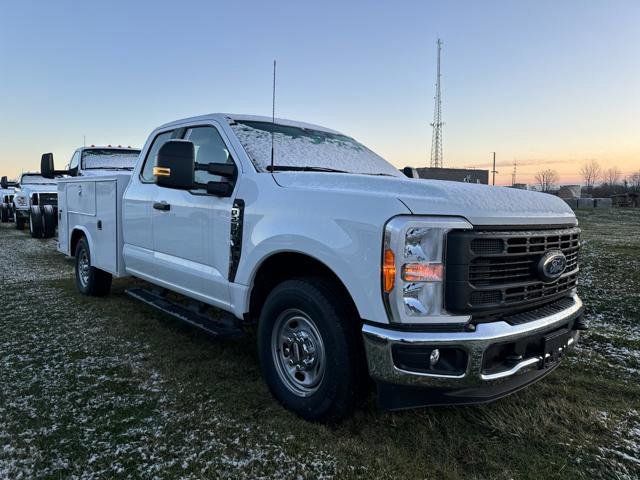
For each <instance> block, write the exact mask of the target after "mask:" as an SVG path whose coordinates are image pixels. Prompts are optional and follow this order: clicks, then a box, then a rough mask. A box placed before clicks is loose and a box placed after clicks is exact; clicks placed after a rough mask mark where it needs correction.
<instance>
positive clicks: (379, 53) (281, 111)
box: [0, 0, 640, 184]
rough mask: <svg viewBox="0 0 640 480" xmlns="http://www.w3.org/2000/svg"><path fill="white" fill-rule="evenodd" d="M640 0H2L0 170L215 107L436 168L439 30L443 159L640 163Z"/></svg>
mask: <svg viewBox="0 0 640 480" xmlns="http://www.w3.org/2000/svg"><path fill="white" fill-rule="evenodd" d="M639 25H640V1H638V0H629V1H626V0H588V1H587V0H564V1H561V2H558V1H546V0H535V1H517V2H516V1H482V2H477V1H442V0H440V1H437V2H436V1H426V0H422V1H402V0H397V1H393V2H391V1H388V2H382V1H368V2H361V1H349V2H345V1H342V2H339V1H336V2H334V1H322V2H319V1H316V2H301V1H277V2H264V1H255V2H254V1H251V0H243V1H242V2H217V1H193V0H190V1H188V2H175V1H171V2H164V1H159V0H157V1H153V2H150V1H149V2H146V1H135V2H132V1H120V0H113V1H109V2H92V1H65V0H59V1H55V2H51V1H45V0H43V1H30V0H22V1H20V2H16V1H13V0H0V91H1V92H2V93H1V95H0V175H8V176H9V177H11V176H15V175H17V174H18V173H20V172H21V171H27V170H37V169H38V168H39V162H40V156H41V154H42V153H43V152H53V153H54V156H55V158H56V165H59V166H62V165H64V164H66V163H67V162H68V160H69V158H70V157H71V154H72V153H73V151H74V150H75V148H77V147H78V146H82V144H83V139H84V138H86V142H87V144H122V145H132V146H140V147H141V146H142V145H143V144H144V142H145V140H146V138H147V136H148V134H149V133H150V132H151V131H152V130H153V129H154V128H156V127H157V126H159V125H161V124H163V123H165V122H168V121H172V120H176V119H179V118H184V117H189V116H193V115H199V114H204V113H211V112H233V113H247V114H258V115H270V114H271V88H272V85H271V81H272V62H273V60H274V59H277V62H278V70H277V73H278V75H277V95H276V115H277V116H279V117H282V118H290V119H295V120H301V121H307V122H311V123H316V124H320V125H323V126H326V127H329V128H333V129H336V130H339V131H341V132H343V133H345V134H348V135H350V136H353V137H354V138H356V139H357V140H359V141H361V142H362V143H364V144H365V145H367V146H369V147H370V148H371V149H373V150H374V151H376V152H377V153H379V154H380V155H382V156H383V157H385V158H386V159H387V160H389V161H390V162H391V163H393V164H394V165H395V166H397V167H399V168H401V167H404V166H407V165H411V166H414V167H421V166H427V165H428V162H429V150H430V147H431V127H430V126H429V123H430V122H431V120H432V117H433V95H434V83H435V77H436V61H435V59H436V40H437V38H442V40H443V42H444V46H443V51H442V91H443V93H442V97H443V120H444V122H445V125H444V127H443V129H444V133H443V136H444V166H446V167H474V168H485V169H490V168H491V155H492V154H491V152H494V151H495V152H496V158H497V170H498V174H497V177H496V183H498V184H510V183H511V174H512V172H513V162H514V161H517V162H518V168H517V177H516V181H517V182H522V183H533V182H534V175H535V173H536V172H537V171H539V170H542V169H546V168H552V169H555V170H556V171H558V173H559V174H560V180H561V183H577V182H579V181H580V178H579V177H580V176H579V173H578V172H579V169H580V167H581V165H582V164H583V163H584V162H586V161H587V160H590V159H596V160H597V161H599V162H600V164H601V165H602V166H603V167H605V168H609V167H612V166H617V167H618V168H619V170H620V171H621V172H622V173H623V174H630V173H632V172H635V171H638V170H640V136H639V135H638V126H639V123H640V26H639Z"/></svg>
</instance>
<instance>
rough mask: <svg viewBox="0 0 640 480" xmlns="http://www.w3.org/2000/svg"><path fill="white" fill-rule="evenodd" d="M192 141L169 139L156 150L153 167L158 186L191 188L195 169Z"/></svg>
mask: <svg viewBox="0 0 640 480" xmlns="http://www.w3.org/2000/svg"><path fill="white" fill-rule="evenodd" d="M195 156H196V155H195V149H194V148H193V143H192V142H188V141H185V140H169V141H168V142H165V144H164V145H162V147H160V150H159V151H158V160H157V162H156V166H155V167H153V175H154V176H155V177H156V184H157V185H158V186H160V187H166V188H177V189H181V190H189V189H191V188H193V185H194V179H193V172H194V169H195Z"/></svg>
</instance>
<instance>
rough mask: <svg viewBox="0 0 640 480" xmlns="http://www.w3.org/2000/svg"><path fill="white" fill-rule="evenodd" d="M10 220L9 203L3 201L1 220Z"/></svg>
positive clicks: (0, 210) (0, 206)
mask: <svg viewBox="0 0 640 480" xmlns="http://www.w3.org/2000/svg"><path fill="white" fill-rule="evenodd" d="M8 221H9V205H7V204H6V203H3V204H2V205H0V222H2V223H7V222H8Z"/></svg>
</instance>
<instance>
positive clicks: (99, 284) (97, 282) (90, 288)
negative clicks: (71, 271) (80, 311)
mask: <svg viewBox="0 0 640 480" xmlns="http://www.w3.org/2000/svg"><path fill="white" fill-rule="evenodd" d="M75 256H76V269H75V270H76V287H77V288H78V290H79V291H80V293H82V294H84V295H89V296H92V297H104V296H105V295H108V294H109V291H110V290H111V281H112V276H111V274H110V273H107V272H104V271H102V270H99V269H97V268H95V267H92V266H91V252H90V251H89V244H88V242H87V239H86V238H84V237H83V238H81V239H80V241H79V242H78V245H77V246H76V252H75ZM84 262H86V263H84Z"/></svg>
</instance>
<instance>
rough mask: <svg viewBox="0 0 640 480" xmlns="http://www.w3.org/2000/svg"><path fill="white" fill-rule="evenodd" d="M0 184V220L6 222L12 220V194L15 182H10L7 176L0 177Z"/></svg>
mask: <svg viewBox="0 0 640 480" xmlns="http://www.w3.org/2000/svg"><path fill="white" fill-rule="evenodd" d="M0 183H1V185H0V222H2V223H7V222H12V221H13V195H14V194H15V187H16V186H17V184H16V182H10V181H9V180H8V179H7V177H6V176H5V177H2V180H1V182H0Z"/></svg>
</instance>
